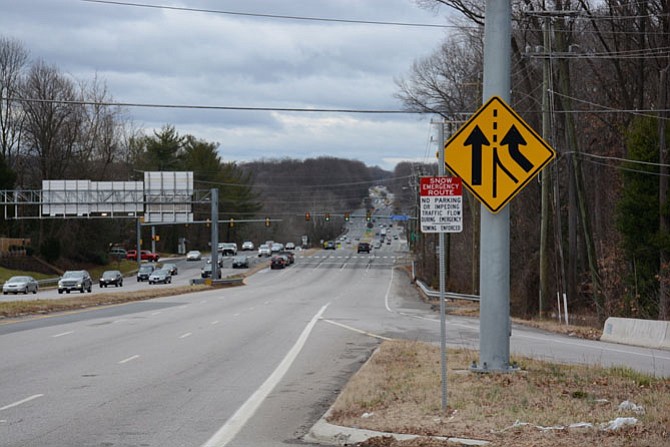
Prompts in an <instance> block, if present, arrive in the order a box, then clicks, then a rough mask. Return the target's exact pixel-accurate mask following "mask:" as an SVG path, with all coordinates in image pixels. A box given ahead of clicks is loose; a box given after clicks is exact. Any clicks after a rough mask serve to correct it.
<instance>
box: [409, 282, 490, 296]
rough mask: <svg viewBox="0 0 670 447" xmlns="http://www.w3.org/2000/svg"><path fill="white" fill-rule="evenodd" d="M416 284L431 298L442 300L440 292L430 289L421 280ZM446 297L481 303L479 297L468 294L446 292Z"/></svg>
mask: <svg viewBox="0 0 670 447" xmlns="http://www.w3.org/2000/svg"><path fill="white" fill-rule="evenodd" d="M416 284H417V285H418V286H419V288H420V289H421V291H422V292H423V293H424V294H426V296H429V297H431V298H440V292H439V290H433V289H430V288H428V286H427V285H426V284H424V283H423V281H421V280H420V279H417V280H416ZM444 297H445V298H447V299H450V300H466V301H479V295H468V294H466V293H455V292H445V293H444Z"/></svg>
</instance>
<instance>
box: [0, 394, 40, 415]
mask: <svg viewBox="0 0 670 447" xmlns="http://www.w3.org/2000/svg"><path fill="white" fill-rule="evenodd" d="M42 396H44V394H33V395H32V396H30V397H26V398H25V399H21V400H19V401H17V402H14V403H13V404H9V405H5V406H4V407H0V411H2V410H8V409H9V408H14V407H18V406H19V405H22V404H25V403H26V402H30V401H31V400H34V399H37V398H40V397H42Z"/></svg>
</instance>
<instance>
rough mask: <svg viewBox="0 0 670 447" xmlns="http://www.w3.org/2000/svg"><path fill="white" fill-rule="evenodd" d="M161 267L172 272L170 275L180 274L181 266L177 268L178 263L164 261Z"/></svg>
mask: <svg viewBox="0 0 670 447" xmlns="http://www.w3.org/2000/svg"><path fill="white" fill-rule="evenodd" d="M161 268H162V269H165V270H167V271H168V272H170V275H172V276H175V275H177V274H179V268H177V264H173V263H171V262H167V263H164V264H163V265H162V266H161Z"/></svg>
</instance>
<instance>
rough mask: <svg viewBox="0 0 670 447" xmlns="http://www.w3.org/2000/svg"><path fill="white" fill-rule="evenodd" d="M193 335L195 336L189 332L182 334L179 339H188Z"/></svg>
mask: <svg viewBox="0 0 670 447" xmlns="http://www.w3.org/2000/svg"><path fill="white" fill-rule="evenodd" d="M191 335H193V332H187V333H185V334H181V335H180V336H179V338H186V337H190V336H191Z"/></svg>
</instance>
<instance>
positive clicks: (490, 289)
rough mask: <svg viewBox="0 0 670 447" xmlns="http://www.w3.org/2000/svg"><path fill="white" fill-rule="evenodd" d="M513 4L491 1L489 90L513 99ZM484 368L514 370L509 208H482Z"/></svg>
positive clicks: (486, 93) (487, 62) (486, 82)
mask: <svg viewBox="0 0 670 447" xmlns="http://www.w3.org/2000/svg"><path fill="white" fill-rule="evenodd" d="M511 17H512V14H511V6H510V2H509V0H486V19H485V20H486V21H485V25H484V91H483V98H482V103H485V102H486V101H487V100H488V99H489V98H490V97H491V96H494V95H495V96H499V97H500V98H501V99H502V100H503V101H505V102H509V101H510V86H511V75H510V58H511V53H512V45H511V39H512V36H511ZM480 222H481V239H480V240H481V244H480V250H479V253H480V265H481V270H480V272H481V274H480V279H479V284H480V295H481V302H480V321H479V359H480V365H479V368H478V369H479V370H481V371H507V370H509V339H510V330H511V326H510V312H509V295H510V278H509V255H510V238H509V206H506V207H505V208H503V209H502V210H501V211H500V212H499V213H498V214H493V213H491V212H490V211H489V210H488V209H487V208H486V207H485V206H484V205H481V218H480Z"/></svg>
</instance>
